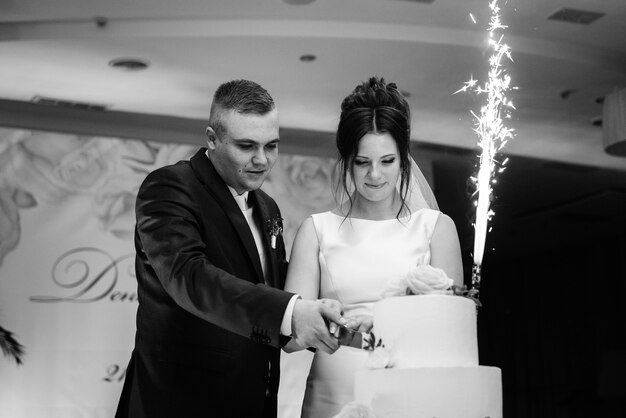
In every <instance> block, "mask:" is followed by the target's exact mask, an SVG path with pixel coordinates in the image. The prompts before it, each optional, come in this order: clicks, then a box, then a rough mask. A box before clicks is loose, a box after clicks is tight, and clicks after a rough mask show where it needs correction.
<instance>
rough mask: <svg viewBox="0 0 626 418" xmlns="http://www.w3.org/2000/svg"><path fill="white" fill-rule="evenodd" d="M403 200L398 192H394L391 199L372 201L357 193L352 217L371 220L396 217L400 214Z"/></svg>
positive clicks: (384, 219)
mask: <svg viewBox="0 0 626 418" xmlns="http://www.w3.org/2000/svg"><path fill="white" fill-rule="evenodd" d="M401 205H402V201H401V200H400V196H399V195H398V193H394V195H393V196H391V197H390V198H389V199H386V200H384V201H382V202H372V201H369V200H366V199H364V198H362V197H361V196H360V195H358V194H357V195H356V196H355V199H354V202H353V203H352V212H351V213H350V217H351V218H352V219H364V220H370V221H386V220H389V219H395V218H396V217H397V216H398V211H399V210H400V206H401Z"/></svg>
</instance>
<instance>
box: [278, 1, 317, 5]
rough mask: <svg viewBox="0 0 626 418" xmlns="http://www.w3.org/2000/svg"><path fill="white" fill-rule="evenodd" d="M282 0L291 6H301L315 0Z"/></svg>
mask: <svg viewBox="0 0 626 418" xmlns="http://www.w3.org/2000/svg"><path fill="white" fill-rule="evenodd" d="M283 1H284V2H285V3H287V4H291V5H293V6H303V5H305V4H310V3H313V2H314V1H315V0H283Z"/></svg>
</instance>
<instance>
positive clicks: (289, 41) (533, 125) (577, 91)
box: [0, 0, 626, 170]
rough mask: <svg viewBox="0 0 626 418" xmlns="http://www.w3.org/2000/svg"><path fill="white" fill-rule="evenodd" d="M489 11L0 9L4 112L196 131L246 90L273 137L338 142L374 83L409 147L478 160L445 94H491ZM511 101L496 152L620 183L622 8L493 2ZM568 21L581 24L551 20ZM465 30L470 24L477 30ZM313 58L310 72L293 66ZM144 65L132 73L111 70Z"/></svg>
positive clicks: (463, 105) (168, 6)
mask: <svg viewBox="0 0 626 418" xmlns="http://www.w3.org/2000/svg"><path fill="white" fill-rule="evenodd" d="M488 3H489V2H488V0H434V1H429V0H422V1H417V0H413V1H411V0H316V1H311V0H263V1H261V0H256V1H254V0H212V1H208V0H134V1H132V2H131V1H128V0H107V1H102V0H55V1H50V0H2V1H0V20H1V22H0V57H1V63H2V65H0V79H1V80H2V83H1V84H0V99H9V100H19V101H27V102H28V101H31V100H33V98H34V97H37V96H38V97H43V98H50V99H53V100H62V101H70V102H79V103H90V104H94V105H102V106H105V107H106V108H107V109H108V110H113V111H123V112H138V113H147V114H155V115H169V116H177V117H184V118H206V117H207V113H208V108H209V104H210V99H211V95H212V93H213V91H214V90H215V88H216V87H217V86H218V85H219V84H220V83H221V82H223V81H225V80H229V79H234V78H248V79H252V80H255V81H257V82H259V83H260V84H262V85H263V86H265V87H266V88H267V89H268V90H269V91H270V93H271V94H272V95H273V96H274V98H275V100H276V102H277V104H278V106H279V109H280V115H281V125H282V126H283V127H290V128H298V129H304V130H312V131H323V132H333V131H334V130H335V127H336V124H337V118H338V113H339V104H340V102H341V99H342V98H343V97H344V96H345V95H346V94H348V93H349V92H350V90H351V89H352V88H353V87H354V86H355V85H356V84H357V83H358V82H359V81H362V80H365V79H366V78H368V77H369V76H371V75H381V76H384V77H385V78H386V79H387V80H390V81H395V82H397V83H398V85H399V87H400V88H401V89H402V90H404V91H406V92H408V93H409V94H410V98H409V100H410V103H411V106H412V112H413V137H414V139H416V140H418V141H422V143H425V144H433V145H443V146H453V147H458V148H464V149H468V150H469V149H474V148H475V147H476V142H477V138H476V135H475V134H474V132H473V127H474V120H473V117H472V115H471V113H470V112H471V111H478V110H479V109H480V106H481V104H482V103H483V101H484V97H483V96H480V95H476V94H474V93H462V94H456V95H454V94H453V93H454V92H455V91H457V90H458V89H459V88H461V87H462V85H463V83H464V82H465V81H467V80H469V79H470V78H472V77H473V78H474V79H476V80H478V81H479V82H480V83H481V84H482V83H484V82H485V81H486V77H487V70H488V58H489V54H490V52H491V51H490V49H489V48H488V46H487V39H488V33H487V25H488V20H489V18H490V16H491V11H490V9H489V7H488V5H489V4H488ZM500 6H501V14H502V20H503V23H504V24H506V25H508V28H507V29H506V30H505V31H504V35H505V42H506V43H507V44H508V45H509V46H510V47H511V49H512V58H513V62H510V61H508V60H507V62H506V63H505V66H506V69H507V70H508V72H509V74H510V75H511V77H512V85H514V86H516V87H517V90H514V91H511V92H509V98H510V99H511V100H512V101H513V103H514V105H515V107H516V109H515V110H514V111H513V112H512V114H511V116H512V117H511V119H510V120H507V121H506V123H507V126H509V127H511V128H513V129H515V137H514V139H513V140H512V141H510V142H509V143H508V144H507V146H506V148H505V151H506V152H507V153H508V154H511V155H517V156H522V157H531V158H542V159H549V160H554V161H558V162H564V163H573V164H581V165H588V166H595V167H603V168H609V169H616V170H626V159H625V158H624V157H616V156H612V155H608V154H607V153H606V152H604V149H603V145H602V128H601V127H599V126H594V123H593V121H594V120H597V119H599V118H601V115H602V103H601V102H602V99H603V98H604V96H605V95H607V94H608V93H610V92H613V91H616V90H620V89H623V88H626V41H624V39H626V25H625V24H624V21H625V20H626V3H625V2H624V1H623V0H601V1H599V0H509V1H508V2H505V1H504V0H500ZM564 8H571V9H577V10H584V11H591V12H597V13H601V14H603V15H602V16H601V17H600V18H599V19H597V20H596V21H594V22H592V23H590V24H583V23H568V22H562V21H556V20H551V19H548V17H549V16H551V15H552V14H554V13H555V12H557V11H559V10H561V9H564ZM470 15H471V16H473V17H474V20H475V21H476V23H474V22H473V21H472V19H471V17H470ZM305 55H312V56H314V57H315V59H313V60H309V61H307V60H306V59H305V60H303V59H301V57H302V56H305ZM117 58H138V59H140V60H144V61H145V62H147V63H148V64H149V67H148V68H147V69H145V70H142V71H129V70H120V69H118V68H113V67H111V66H110V65H109V62H110V61H111V60H114V59H117Z"/></svg>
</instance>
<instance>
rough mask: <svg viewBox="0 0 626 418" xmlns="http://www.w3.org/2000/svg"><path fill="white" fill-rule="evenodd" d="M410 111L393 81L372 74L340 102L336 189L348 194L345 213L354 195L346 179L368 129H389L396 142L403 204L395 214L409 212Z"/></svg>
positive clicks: (376, 131) (350, 207) (399, 215)
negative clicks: (337, 179) (389, 81)
mask: <svg viewBox="0 0 626 418" xmlns="http://www.w3.org/2000/svg"><path fill="white" fill-rule="evenodd" d="M410 132H411V115H410V111H409V104H408V102H407V101H406V99H405V98H404V96H403V95H402V93H400V91H399V90H398V87H397V86H396V84H395V83H386V82H385V80H384V79H383V78H379V77H371V78H370V79H369V80H368V81H365V82H363V83H361V84H359V85H358V86H356V88H355V89H354V90H353V91H352V93H350V94H349V95H348V96H347V97H346V98H345V99H343V102H342V103H341V116H340V117H339V126H338V127H337V137H336V142H337V150H338V151H339V158H338V162H337V164H338V168H339V176H340V178H339V181H338V182H337V189H338V190H337V191H339V190H340V189H341V188H343V191H345V194H346V195H347V197H348V201H349V208H348V213H347V216H350V213H351V212H352V203H353V201H354V196H353V194H352V193H350V192H349V190H351V188H350V187H349V185H348V183H349V182H350V181H349V178H350V177H353V176H352V174H353V173H352V170H353V161H354V158H355V157H356V154H357V152H358V150H359V143H360V141H361V138H363V137H364V136H365V135H367V134H369V133H373V134H382V133H388V134H389V135H391V137H392V138H393V139H394V141H395V142H396V145H397V147H398V154H399V156H400V199H401V201H402V205H401V206H400V210H399V211H398V213H397V215H396V218H400V217H401V216H402V215H403V214H404V213H408V212H410V211H409V207H408V205H407V202H406V197H407V193H408V186H409V178H410V176H411V163H410V160H409V158H410V154H409V149H410Z"/></svg>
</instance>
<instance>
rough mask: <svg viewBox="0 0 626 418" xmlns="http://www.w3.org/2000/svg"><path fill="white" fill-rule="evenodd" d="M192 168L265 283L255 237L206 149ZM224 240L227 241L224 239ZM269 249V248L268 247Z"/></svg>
mask: <svg viewBox="0 0 626 418" xmlns="http://www.w3.org/2000/svg"><path fill="white" fill-rule="evenodd" d="M191 166H192V168H193V171H194V172H195V174H196V177H197V178H198V179H199V180H200V182H201V183H202V184H203V185H204V186H205V189H206V190H207V192H209V193H210V194H211V196H213V197H214V198H215V200H216V201H217V203H218V204H219V205H220V207H221V208H222V210H223V211H224V213H225V214H226V216H227V217H228V219H229V220H230V222H231V224H232V225H233V228H234V229H235V231H236V232H237V236H238V237H239V239H240V240H241V243H242V244H243V246H244V248H245V249H246V254H247V255H248V258H249V259H250V261H251V262H252V264H253V265H254V270H255V272H256V275H257V281H258V282H260V283H263V282H264V281H265V280H264V278H263V269H262V268H261V260H260V259H259V253H258V251H257V248H256V244H255V243H254V237H253V236H252V232H251V231H250V226H249V225H248V222H247V221H246V218H245V216H244V215H243V213H241V209H239V206H237V202H235V199H234V198H233V195H232V194H231V193H230V190H228V187H227V186H226V183H224V180H222V178H221V177H220V176H219V174H218V173H217V171H216V170H215V167H214V166H213V163H211V161H210V160H209V158H208V157H207V156H206V155H205V148H201V149H200V150H199V151H198V152H197V153H196V155H194V156H193V157H192V158H191ZM224 239H227V238H226V237H224ZM266 248H267V247H266Z"/></svg>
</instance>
